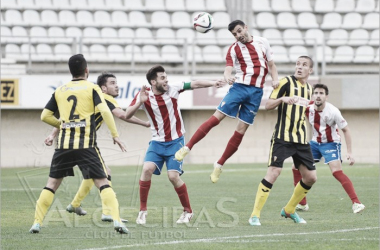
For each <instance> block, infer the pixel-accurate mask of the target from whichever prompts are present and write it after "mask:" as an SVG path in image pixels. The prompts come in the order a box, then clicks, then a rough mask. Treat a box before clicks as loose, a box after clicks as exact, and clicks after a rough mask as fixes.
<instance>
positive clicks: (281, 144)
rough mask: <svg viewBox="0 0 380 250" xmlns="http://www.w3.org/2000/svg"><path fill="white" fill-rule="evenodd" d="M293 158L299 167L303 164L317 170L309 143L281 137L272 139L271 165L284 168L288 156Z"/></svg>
mask: <svg viewBox="0 0 380 250" xmlns="http://www.w3.org/2000/svg"><path fill="white" fill-rule="evenodd" d="M290 156H291V157H292V158H293V162H294V165H295V167H296V168H297V169H298V168H299V166H300V165H301V164H302V165H304V166H306V167H307V169H309V170H315V164H314V159H313V154H312V153H311V148H310V145H309V144H301V143H294V142H287V141H283V140H280V139H272V143H271V147H270V152H269V166H272V167H278V168H282V165H283V163H284V161H285V159H286V158H288V157H290Z"/></svg>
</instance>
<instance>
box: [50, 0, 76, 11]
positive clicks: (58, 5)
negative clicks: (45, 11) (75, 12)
mask: <svg viewBox="0 0 380 250" xmlns="http://www.w3.org/2000/svg"><path fill="white" fill-rule="evenodd" d="M52 3H53V6H54V8H55V9H58V10H72V9H73V7H72V6H71V5H70V3H69V0H52Z"/></svg>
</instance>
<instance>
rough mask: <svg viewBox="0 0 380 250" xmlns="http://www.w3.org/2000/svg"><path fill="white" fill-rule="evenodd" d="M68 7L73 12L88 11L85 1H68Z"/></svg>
mask: <svg viewBox="0 0 380 250" xmlns="http://www.w3.org/2000/svg"><path fill="white" fill-rule="evenodd" d="M70 6H71V7H72V8H73V9H74V10H90V7H89V6H88V4H87V0H70Z"/></svg>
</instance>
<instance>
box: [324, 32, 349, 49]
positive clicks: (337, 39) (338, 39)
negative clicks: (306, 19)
mask: <svg viewBox="0 0 380 250" xmlns="http://www.w3.org/2000/svg"><path fill="white" fill-rule="evenodd" d="M347 39H348V32H347V30H344V29H335V30H332V31H331V32H330V35H329V39H328V40H327V44H328V45H330V46H331V45H334V46H337V45H344V44H346V43H347Z"/></svg>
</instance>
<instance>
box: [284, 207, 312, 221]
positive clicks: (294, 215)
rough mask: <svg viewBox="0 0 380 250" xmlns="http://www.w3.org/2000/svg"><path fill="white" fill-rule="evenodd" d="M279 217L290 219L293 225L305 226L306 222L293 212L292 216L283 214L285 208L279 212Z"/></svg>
mask: <svg viewBox="0 0 380 250" xmlns="http://www.w3.org/2000/svg"><path fill="white" fill-rule="evenodd" d="M281 216H282V217H285V218H290V219H292V220H293V221H294V223H298V224H306V221H305V220H304V219H302V218H301V217H300V216H299V215H298V214H297V213H296V212H294V214H288V213H286V212H285V208H283V209H282V210H281Z"/></svg>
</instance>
